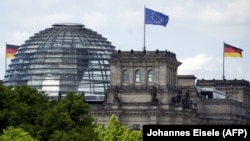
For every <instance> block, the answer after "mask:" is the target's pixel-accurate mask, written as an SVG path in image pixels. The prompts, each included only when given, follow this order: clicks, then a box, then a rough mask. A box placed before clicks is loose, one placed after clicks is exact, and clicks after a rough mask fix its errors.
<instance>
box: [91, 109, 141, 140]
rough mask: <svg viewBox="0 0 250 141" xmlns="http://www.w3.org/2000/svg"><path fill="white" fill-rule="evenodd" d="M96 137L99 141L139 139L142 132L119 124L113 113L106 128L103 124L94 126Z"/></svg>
mask: <svg viewBox="0 0 250 141" xmlns="http://www.w3.org/2000/svg"><path fill="white" fill-rule="evenodd" d="M96 132H97V133H98V138H99V139H100V140H101V141H141V140H142V132H141V131H137V130H129V129H128V128H127V126H126V125H121V124H120V122H119V121H118V120H117V118H116V116H115V115H114V114H113V115H112V116H111V117H110V119H109V122H108V126H107V128H105V127H104V125H101V124H100V125H98V127H96Z"/></svg>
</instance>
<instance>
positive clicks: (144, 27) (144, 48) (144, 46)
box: [143, 5, 146, 50]
mask: <svg viewBox="0 0 250 141" xmlns="http://www.w3.org/2000/svg"><path fill="white" fill-rule="evenodd" d="M145 20H146V6H145V5H144V22H143V24H144V25H143V50H146V45H145V42H146V41H145V36H146V35H145V34H146V33H145V30H146V26H145Z"/></svg>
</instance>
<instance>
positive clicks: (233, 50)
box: [224, 43, 243, 58]
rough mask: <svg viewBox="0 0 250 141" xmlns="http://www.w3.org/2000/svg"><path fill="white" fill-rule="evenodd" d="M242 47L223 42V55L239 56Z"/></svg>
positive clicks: (240, 55)
mask: <svg viewBox="0 0 250 141" xmlns="http://www.w3.org/2000/svg"><path fill="white" fill-rule="evenodd" d="M242 51H243V50H242V49H240V48H237V47H234V46H231V45H229V44H226V43H224V57H241V58H242Z"/></svg>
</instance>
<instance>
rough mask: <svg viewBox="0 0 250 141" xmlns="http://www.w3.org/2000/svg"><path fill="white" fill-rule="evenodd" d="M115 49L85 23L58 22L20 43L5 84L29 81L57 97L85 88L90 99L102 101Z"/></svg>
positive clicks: (7, 72)
mask: <svg viewBox="0 0 250 141" xmlns="http://www.w3.org/2000/svg"><path fill="white" fill-rule="evenodd" d="M114 50H115V47H114V46H113V45H112V44H111V42H109V41H107V39H106V38H104V37H102V35H100V34H98V33H97V32H95V31H92V30H90V29H87V28H85V27H84V25H82V24H72V23H62V24H54V25H53V26H52V27H50V28H47V29H45V30H42V31H40V32H39V33H36V34H35V35H34V36H32V37H30V38H29V39H28V40H27V41H25V43H24V44H22V45H21V46H20V47H19V49H18V51H17V53H16V54H15V57H14V58H13V59H12V60H11V63H10V65H9V67H8V69H7V71H6V74H5V76H4V80H3V84H4V85H12V86H14V87H15V86H18V85H21V84H27V85H29V86H31V87H35V88H37V89H38V90H39V91H44V92H45V93H47V94H48V96H49V97H54V98H57V97H58V95H61V96H65V94H67V92H78V93H83V92H84V94H85V100H86V101H102V100H103V98H104V91H105V90H106V89H107V87H108V86H109V83H110V68H109V62H108V59H109V58H110V55H111V53H112V52H113V51H114ZM59 93H60V94H59Z"/></svg>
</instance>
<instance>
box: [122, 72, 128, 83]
mask: <svg viewBox="0 0 250 141" xmlns="http://www.w3.org/2000/svg"><path fill="white" fill-rule="evenodd" d="M122 75H123V76H122V77H123V78H122V80H123V82H128V81H129V74H128V71H127V70H124V71H123V74H122Z"/></svg>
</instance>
